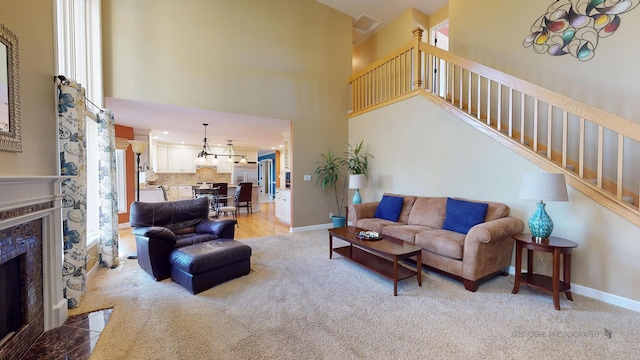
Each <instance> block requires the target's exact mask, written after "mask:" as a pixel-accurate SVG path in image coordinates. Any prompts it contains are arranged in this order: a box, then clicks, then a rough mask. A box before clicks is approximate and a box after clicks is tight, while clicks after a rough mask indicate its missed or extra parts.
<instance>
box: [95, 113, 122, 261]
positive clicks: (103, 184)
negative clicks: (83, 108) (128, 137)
mask: <svg viewBox="0 0 640 360" xmlns="http://www.w3.org/2000/svg"><path fill="white" fill-rule="evenodd" d="M97 117H98V151H99V154H100V160H99V163H98V169H99V172H98V178H99V185H98V196H99V199H100V259H99V260H100V265H102V266H106V267H111V268H113V267H116V266H118V264H119V261H118V193H117V190H118V181H117V180H118V177H117V174H116V131H115V122H114V119H113V114H112V113H111V111H110V110H102V111H100V112H99V113H98V114H97Z"/></svg>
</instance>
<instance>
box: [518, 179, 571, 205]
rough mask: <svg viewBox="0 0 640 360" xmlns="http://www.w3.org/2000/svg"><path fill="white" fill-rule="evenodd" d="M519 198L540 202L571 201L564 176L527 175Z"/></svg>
mask: <svg viewBox="0 0 640 360" xmlns="http://www.w3.org/2000/svg"><path fill="white" fill-rule="evenodd" d="M519 197H520V198H521V199H529V200H538V201H569V196H568V195H567V184H566V182H565V181H564V174H547V173H537V174H525V175H524V177H523V178H522V186H521V187H520V196H519Z"/></svg>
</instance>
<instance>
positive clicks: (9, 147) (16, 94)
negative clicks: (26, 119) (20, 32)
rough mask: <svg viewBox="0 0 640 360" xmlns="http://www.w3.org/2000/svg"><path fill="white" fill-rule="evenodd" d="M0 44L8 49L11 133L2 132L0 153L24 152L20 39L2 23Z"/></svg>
mask: <svg viewBox="0 0 640 360" xmlns="http://www.w3.org/2000/svg"><path fill="white" fill-rule="evenodd" d="M0 42H2V43H3V44H4V45H5V46H6V47H7V64H6V66H7V87H8V89H7V90H8V92H9V93H8V99H9V131H1V130H0V151H11V152H22V119H21V112H20V62H19V55H20V52H19V49H18V37H17V36H16V34H14V33H13V32H12V31H11V30H9V28H7V27H6V26H5V25H4V24H2V23H0Z"/></svg>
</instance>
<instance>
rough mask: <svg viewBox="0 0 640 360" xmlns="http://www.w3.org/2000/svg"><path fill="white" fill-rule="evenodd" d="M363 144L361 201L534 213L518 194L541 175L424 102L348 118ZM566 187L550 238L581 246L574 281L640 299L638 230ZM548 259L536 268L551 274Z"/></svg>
mask: <svg viewBox="0 0 640 360" xmlns="http://www.w3.org/2000/svg"><path fill="white" fill-rule="evenodd" d="M390 129H392V130H393V131H390ZM360 139H365V141H366V143H367V150H368V151H369V152H370V153H371V154H372V155H373V156H374V158H373V159H372V160H371V174H370V176H369V182H368V184H367V187H366V188H365V189H361V190H360V193H361V195H362V197H363V201H364V202H366V201H374V200H378V199H380V197H381V196H382V194H383V193H384V192H394V193H401V194H415V195H425V196H459V197H464V198H470V199H477V200H493V201H500V202H504V203H506V204H508V205H509V206H510V207H511V215H512V216H516V217H518V218H520V219H523V220H524V222H525V224H526V223H527V220H528V218H529V216H531V214H532V213H533V211H534V210H535V203H534V202H533V201H528V200H521V199H519V198H518V193H519V191H520V183H521V180H522V176H523V174H525V173H535V172H542V170H541V169H540V168H538V167H537V166H535V165H533V164H532V163H531V162H529V161H528V160H526V159H524V158H522V157H520V156H518V155H517V154H515V153H514V152H512V151H510V150H508V149H507V148H505V147H503V146H502V145H500V144H499V143H497V142H495V141H494V140H492V139H490V138H489V137H487V136H485V135H483V134H482V133H480V132H479V131H477V130H476V129H474V128H473V127H471V126H469V125H467V124H466V123H464V122H463V121H461V120H459V119H457V118H456V117H453V116H452V115H450V114H449V113H448V112H446V111H444V110H442V109H441V108H439V107H438V106H436V105H434V104H433V103H431V102H430V101H429V100H426V99H424V98H422V97H414V98H411V99H409V100H406V101H403V102H400V103H397V104H394V105H390V106H387V107H384V108H382V109H380V110H376V111H373V112H369V113H366V114H364V115H360V116H357V117H355V118H352V119H350V121H349V141H350V142H355V141H358V140H360ZM568 190H569V202H550V203H548V204H547V211H548V212H549V215H550V216H551V218H552V219H553V221H554V224H555V228H554V232H553V235H554V236H559V237H563V238H566V239H570V240H573V241H575V242H577V243H578V244H579V246H578V248H576V249H575V250H574V251H573V256H572V260H571V264H572V271H571V281H572V283H574V284H577V285H582V286H586V287H588V288H593V289H596V290H599V291H603V292H606V293H611V294H615V295H618V296H622V297H625V298H629V299H633V300H636V301H640V288H638V287H637V286H635V284H636V283H637V280H636V279H637V278H638V277H640V262H638V261H637V259H638V258H640V242H639V241H638V239H639V238H640V229H639V228H638V227H637V226H635V225H633V224H631V223H629V222H628V221H626V220H624V219H622V218H621V217H619V216H617V215H616V214H614V213H612V212H610V211H609V210H607V209H606V208H604V207H602V206H600V205H598V204H597V203H595V202H594V201H592V200H590V199H589V198H587V197H585V196H584V195H583V194H582V193H580V192H578V191H575V190H574V189H573V188H571V187H569V188H568ZM525 231H526V230H525ZM536 254H538V253H536ZM546 255H548V254H545V256H543V260H542V262H540V261H539V260H537V263H536V264H535V268H536V271H538V270H540V271H541V272H545V273H547V274H549V275H550V274H551V258H550V257H549V256H546ZM536 259H538V257H537V255H536ZM507 291H509V290H507ZM578 301H579V300H578Z"/></svg>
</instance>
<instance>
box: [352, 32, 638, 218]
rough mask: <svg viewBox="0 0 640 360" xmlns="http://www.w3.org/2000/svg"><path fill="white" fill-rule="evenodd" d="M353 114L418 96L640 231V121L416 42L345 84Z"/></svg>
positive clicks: (418, 39) (418, 35)
mask: <svg viewBox="0 0 640 360" xmlns="http://www.w3.org/2000/svg"><path fill="white" fill-rule="evenodd" d="M349 82H350V84H351V95H352V105H351V106H352V113H351V115H350V116H356V115H358V114H361V113H363V112H366V111H370V110H374V109H376V108H379V107H381V106H385V105H388V104H389V103H392V102H396V101H400V100H402V99H405V98H408V97H411V96H416V95H422V96H425V97H427V98H429V99H431V100H432V101H434V102H435V103H437V104H438V105H440V106H442V107H443V108H445V109H446V110H448V111H449V112H450V113H452V114H454V115H456V116H458V117H459V118H460V119H462V120H464V121H466V122H468V123H470V124H472V125H473V126H474V127H476V128H477V129H479V130H481V131H483V132H485V133H487V134H488V135H490V136H492V137H493V138H494V139H496V140H497V141H499V142H501V143H502V144H504V145H505V146H507V147H509V148H511V149H512V150H514V151H516V152H518V153H519V154H521V155H522V156H524V157H526V158H527V159H529V160H531V161H533V162H535V163H536V164H537V165H538V166H540V167H542V168H543V169H545V170H546V171H549V172H562V173H564V174H565V175H566V179H567V182H568V183H569V185H571V186H572V187H574V188H575V189H577V190H579V191H581V192H582V193H584V194H585V195H587V196H589V197H591V198H592V199H594V200H595V201H597V202H599V203H600V204H602V205H603V206H605V207H607V208H609V209H610V210H612V211H614V212H616V213H618V214H619V215H620V216H622V217H624V218H625V219H627V220H629V221H630V222H632V223H634V224H636V225H638V226H640V208H639V199H638V193H640V181H639V174H640V124H638V123H636V122H633V121H630V120H627V119H624V118H622V117H619V116H617V115H614V114H610V113H607V112H605V111H603V110H601V109H598V108H595V107H593V106H591V105H588V104H585V103H582V102H579V101H576V100H574V99H571V98H569V97H567V96H564V95H561V94H558V93H555V92H553V91H550V90H548V89H545V88H542V87H540V86H537V85H534V84H532V83H529V82H527V81H524V80H521V79H518V78H516V77H513V76H511V75H508V74H505V73H502V72H500V71H497V70H495V69H491V68H489V67H487V66H484V65H481V64H478V63H475V62H473V61H471V60H468V59H465V58H462V57H460V56H457V55H454V54H451V53H449V52H447V51H444V50H441V49H438V48H436V47H433V46H431V45H429V44H427V43H424V42H422V30H421V29H416V30H414V40H413V41H412V42H410V43H408V44H407V45H405V46H403V47H401V48H400V49H398V50H396V51H395V52H394V53H393V54H391V55H390V56H387V57H385V58H383V59H381V60H379V61H377V62H375V63H374V64H372V65H371V66H369V67H368V68H366V69H364V70H362V71H360V72H358V73H356V74H354V75H352V76H351V78H350V79H349Z"/></svg>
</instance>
